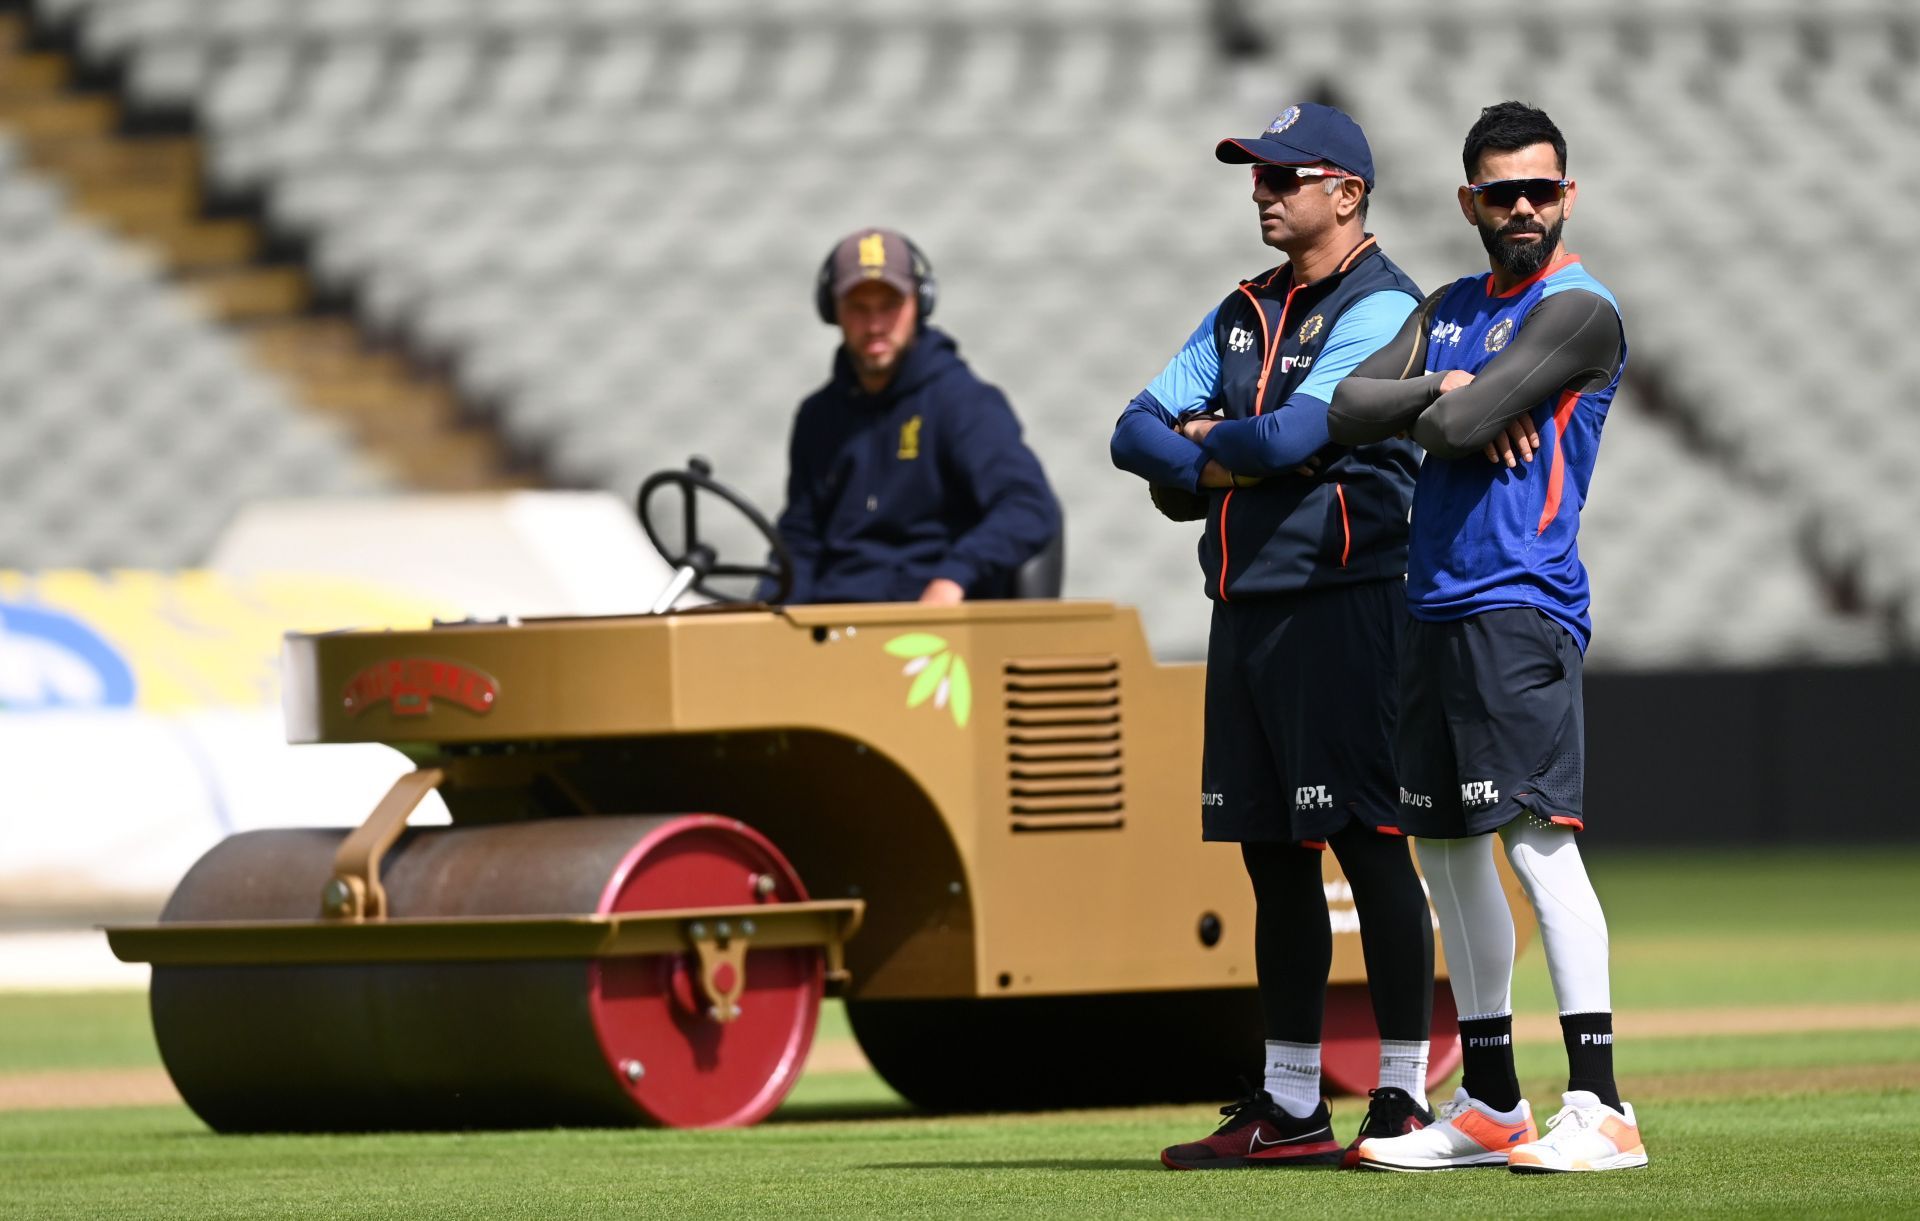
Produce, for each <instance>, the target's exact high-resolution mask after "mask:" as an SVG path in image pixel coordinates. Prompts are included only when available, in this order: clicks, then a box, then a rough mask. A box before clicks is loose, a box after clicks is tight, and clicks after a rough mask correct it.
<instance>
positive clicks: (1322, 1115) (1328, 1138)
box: [1160, 1090, 1340, 1170]
mask: <svg viewBox="0 0 1920 1221" xmlns="http://www.w3.org/2000/svg"><path fill="white" fill-rule="evenodd" d="M1220 1113H1221V1114H1222V1115H1224V1116H1226V1118H1225V1119H1224V1120H1222V1121H1221V1123H1220V1126H1219V1128H1217V1129H1215V1131H1214V1133H1213V1135H1212V1136H1209V1137H1207V1139H1205V1140H1201V1141H1195V1142H1194V1143H1192V1144H1190V1145H1173V1146H1171V1147H1170V1148H1166V1149H1162V1150H1161V1151H1160V1164H1161V1165H1163V1166H1165V1167H1166V1168H1167V1169H1169V1170H1234V1169H1240V1168H1243V1167H1256V1166H1337V1165H1339V1164H1340V1142H1339V1141H1337V1140H1335V1139H1334V1138H1333V1116H1332V1115H1330V1114H1329V1113H1328V1112H1327V1100H1326V1099H1324V1098H1322V1099H1321V1100H1320V1105H1319V1106H1318V1107H1316V1108H1314V1112H1313V1114H1311V1115H1309V1116H1307V1117H1306V1118H1305V1119H1295V1118H1294V1117H1293V1116H1291V1115H1289V1114H1287V1113H1286V1112H1285V1111H1284V1110H1282V1109H1281V1108H1280V1107H1279V1106H1277V1105H1275V1104H1274V1101H1273V1095H1271V1094H1269V1093H1267V1092H1266V1091H1265V1090H1256V1091H1255V1092H1254V1093H1253V1094H1252V1095H1251V1096H1249V1097H1246V1098H1242V1099H1241V1100H1240V1101H1239V1102H1235V1103H1231V1104H1229V1105H1227V1106H1224V1107H1221V1108H1220Z"/></svg>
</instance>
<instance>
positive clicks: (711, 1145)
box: [0, 849, 1920, 1218]
mask: <svg viewBox="0 0 1920 1221" xmlns="http://www.w3.org/2000/svg"><path fill="white" fill-rule="evenodd" d="M1593 871H1594V875H1595V878H1596V882H1597V884H1598V886H1599V889H1600V891H1601V894H1602V896H1603V898H1604V899H1605V901H1606V903H1607V906H1608V914H1609V917H1610V920H1611V924H1612V928H1613V934H1614V947H1615V995H1616V999H1617V1003H1618V1007H1619V1008H1620V1009H1621V1010H1622V1011H1623V1012H1628V1013H1631V1012H1632V1011H1633V1010H1635V1009H1636V1008H1639V1009H1644V1010H1649V1011H1651V1010H1658V1009H1677V1008H1684V1009H1687V1010H1690V1011H1703V1010H1707V1009H1711V1008H1714V1007H1721V1006H1726V1007H1735V1008H1738V1007H1747V1008H1755V1007H1778V1006H1799V1005H1828V1006H1847V1005H1861V1006H1867V1005H1877V1006H1882V1007H1884V1006H1886V1005H1889V1004H1899V1003H1903V1002H1909V1003H1910V1002H1914V1001H1916V1000H1920V851H1915V850H1908V849H1902V850H1899V851H1878V852H1873V853H1858V854H1848V853H1836V852H1820V853H1811V852H1805V851H1795V852H1779V853H1751V852H1741V853H1731V854H1687V855H1677V854H1669V855H1664V856H1659V857H1649V856H1639V855H1627V854H1624V853H1614V854H1605V853H1595V854H1594V860H1593ZM1516 1001H1517V1004H1518V1007H1519V1008H1520V1009H1521V1011H1522V1012H1528V1011H1532V1012H1538V1013H1551V1012H1552V1001H1551V994H1550V990H1549V989H1548V986H1547V984H1546V974H1545V970H1544V965H1543V963H1542V962H1541V959H1540V955H1539V954H1538V951H1537V950H1532V951H1529V954H1528V957H1527V958H1526V959H1525V960H1524V962H1523V964H1522V969H1521V971H1520V975H1519V979H1518V980H1517V982H1516ZM1862 1012H1863V1013H1864V1012H1865V1010H1863V1011H1862ZM1863 1020H1864V1019H1863ZM1829 1025H1834V1023H1829ZM1838 1025H1839V1026H1841V1027H1844V1021H1842V1022H1840V1023H1838ZM1704 1026H1705V1027H1706V1028H1701V1029H1697V1030H1690V1031H1688V1032H1686V1033H1684V1034H1677V1035H1673V1036H1671V1037H1661V1038H1645V1039H1637V1040H1636V1039H1628V1040H1625V1041H1623V1042H1622V1044H1621V1045H1620V1047H1619V1049H1618V1055H1619V1063H1620V1070H1621V1076H1622V1082H1623V1085H1624V1087H1625V1090H1626V1093H1627V1096H1628V1097H1629V1099H1630V1100H1636V1101H1637V1102H1638V1103H1639V1104H1640V1106H1641V1108H1642V1111H1643V1115H1642V1119H1643V1124H1644V1128H1645V1131H1646V1133H1647V1139H1648V1145H1649V1151H1650V1153H1651V1154H1652V1157H1653V1165H1652V1166H1651V1167H1649V1168H1648V1169H1647V1170H1645V1171H1639V1172H1629V1173H1620V1174H1612V1175H1597V1176H1584V1177H1573V1176H1567V1177H1559V1178H1547V1179H1541V1178H1519V1177H1517V1176H1513V1175H1509V1174H1506V1173H1504V1172H1499V1171H1491V1172H1463V1173H1459V1174H1453V1175H1439V1176H1421V1177H1414V1176H1400V1175H1354V1174H1341V1173H1337V1172H1328V1171H1246V1172H1221V1173H1214V1174H1173V1173H1169V1172H1167V1171H1163V1170H1161V1169H1159V1168H1158V1166H1157V1164H1156V1162H1155V1160H1154V1155H1155V1152H1156V1150H1157V1149H1158V1148H1159V1146H1161V1145H1163V1144H1166V1143H1168V1142H1170V1141H1174V1140H1184V1139H1191V1138H1193V1137H1196V1136H1198V1135H1200V1134H1202V1133H1203V1132H1204V1131H1205V1130H1206V1129H1207V1127H1208V1126H1209V1124H1210V1122H1211V1120H1212V1119H1213V1118H1214V1117H1213V1116H1212V1113H1211V1112H1210V1111H1209V1110H1208V1109H1206V1108H1203V1107H1151V1108H1137V1109H1132V1110H1106V1111H1083V1112H1071V1113H1060V1114H1047V1115H1018V1116H1003V1115H993V1116H922V1115H917V1114H914V1113H912V1112H911V1111H910V1110H909V1109H907V1108H906V1107H905V1106H904V1104H902V1103H901V1102H900V1101H899V1100H898V1099H897V1098H895V1097H894V1096H893V1095H892V1094H891V1093H890V1092H889V1091H888V1090H887V1089H886V1087H885V1086H884V1085H883V1084H882V1083H881V1082H880V1081H879V1080H878V1079H877V1078H875V1077H874V1076H872V1075H871V1074H870V1073H865V1072H843V1073H833V1074H819V1075H814V1076H811V1077H809V1078H807V1079H806V1080H804V1081H802V1082H801V1084H800V1087H799V1088H798V1089H797V1090H796V1091H795V1093H794V1096H793V1098H792V1099H791V1100H790V1101H789V1103H788V1104H787V1106H786V1107H785V1108H783V1110H782V1111H781V1113H780V1114H779V1115H778V1116H777V1117H776V1118H775V1120H774V1121H772V1122H769V1123H767V1124H764V1125H762V1126H760V1127H758V1128H754V1129H750V1130H744V1131H733V1132H668V1131H538V1132H518V1133H483V1134H455V1135H445V1134H440V1135H386V1136H344V1137H245V1138H233V1137H216V1136H213V1135H211V1134H210V1133H208V1132H207V1131H206V1129H205V1128H204V1127H202V1126H201V1125H200V1124H199V1122H198V1121H197V1120H195V1119H194V1118H193V1116H192V1115H191V1113H189V1112H188V1111H186V1110H185V1109H184V1108H182V1107H179V1106H155V1107H125V1108H116V1109H105V1110H42V1111H28V1110H19V1111H12V1112H7V1113H0V1216H4V1217H8V1218H13V1217H89V1218H91V1217H196V1218H198V1217H325V1218H349V1217H363V1216H423V1217H506V1216H526V1217H541V1216H564V1217H568V1218H591V1217H611V1216H682V1215H701V1214H729V1215H744V1214H758V1215H762V1216H767V1215H778V1216H828V1215H832V1216H840V1215H861V1216H877V1215H938V1216H954V1215H957V1216H1035V1215H1048V1216H1061V1215H1074V1216H1080V1215H1086V1216H1116V1215H1169V1216H1183V1217H1184V1216H1223V1217H1245V1216H1247V1215H1249V1213H1251V1212H1254V1211H1256V1210H1257V1211H1258V1212H1259V1213H1261V1214H1281V1215H1301V1216H1341V1217H1344V1216H1354V1217H1362V1216H1364V1217H1380V1216H1413V1215H1419V1214H1421V1213H1429V1214H1435V1215H1464V1214H1467V1213H1469V1211H1470V1212H1471V1213H1473V1214H1479V1215H1506V1214H1526V1215H1552V1216H1596V1217H1598V1216H1606V1217H1622V1216H1647V1215H1675V1216H1680V1215H1685V1216H1699V1215H1732V1214H1740V1215H1743V1216H1885V1215H1920V1170H1917V1169H1916V1162H1915V1158H1916V1154H1917V1153H1920V1069H1917V1068H1916V1066H1917V1065H1920V1025H1916V1026H1914V1027H1899V1028H1893V1029H1858V1030H1848V1029H1844V1028H1840V1029H1829V1030H1826V1031H1823V1032H1822V1033H1819V1034H1817V1035H1815V1034H1806V1033H1796V1032H1793V1031H1780V1032H1773V1033H1759V1034H1749V1035H1740V1036H1728V1035H1724V1034H1718V1033H1716V1032H1715V1031H1714V1030H1713V1029H1712V1028H1711V1023H1710V1022H1709V1023H1704ZM822 1037H823V1038H844V1037H846V1035H845V1026H844V1022H843V1020H842V1017H841V1015H840V1014H839V1012H838V1011H837V1008H835V1009H830V1011H829V1013H828V1014H827V1020H826V1023H825V1024H824V1026H823V1031H822ZM1061 1050H1062V1054H1066V1055H1071V1054H1073V1049H1071V1048H1063V1049H1061ZM1141 1054H1142V1055H1143V1056H1148V1055H1151V1054H1152V1049H1151V1048H1146V1047H1143V1048H1142V1049H1141ZM1519 1057H1520V1069H1521V1077H1522V1080H1523V1082H1524V1083H1525V1084H1526V1086H1527V1089H1528V1092H1529V1094H1530V1096H1531V1097H1532V1098H1533V1099H1534V1100H1535V1102H1536V1104H1537V1108H1538V1112H1539V1113H1540V1114H1541V1116H1542V1117H1543V1118H1544V1116H1545V1115H1546V1114H1548V1113H1550V1112H1551V1110H1552V1109H1553V1105H1552V1104H1553V1100H1554V1097H1555V1092H1556V1087H1557V1085H1558V1084H1559V1078H1560V1076H1561V1075H1562V1074H1563V1072H1564V1065H1563V1060H1562V1055H1561V1053H1560V1050H1559V1048H1558V1047H1557V1046H1554V1045H1551V1044H1541V1043H1539V1042H1537V1041H1536V1042H1531V1043H1525V1044H1523V1045H1522V1046H1521V1048H1520V1049H1519ZM156 1062H157V1057H156V1056H155V1053H154V1050H153V1046H152V1042H151V1039H150V1037H149V1036H148V1035H147V1033H146V1027H145V1013H144V1002H143V998H140V997H138V996H129V995H125V994H91V995H87V994H82V995H69V996H13V997H7V996H0V1074H18V1073H23V1072H44V1071H49V1070H75V1069H115V1068H125V1069H134V1070H147V1069H150V1068H151V1067H152V1065H154V1064H155V1063H156ZM1115 1071H1122V1072H1123V1071H1125V1066H1124V1065H1116V1066H1115ZM1359 1109H1360V1108H1359V1107H1357V1106H1356V1105H1354V1104H1352V1103H1351V1102H1348V1103H1345V1104H1342V1105H1339V1106H1337V1107H1336V1110H1335V1118H1336V1125H1337V1128H1338V1130H1339V1131H1340V1132H1341V1133H1342V1134H1347V1133H1350V1132H1351V1131H1352V1129H1353V1126H1354V1124H1355V1123H1356V1122H1357V1120H1358V1118H1359ZM1442 1210H1445V1211H1444V1212H1443V1211H1442Z"/></svg>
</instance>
